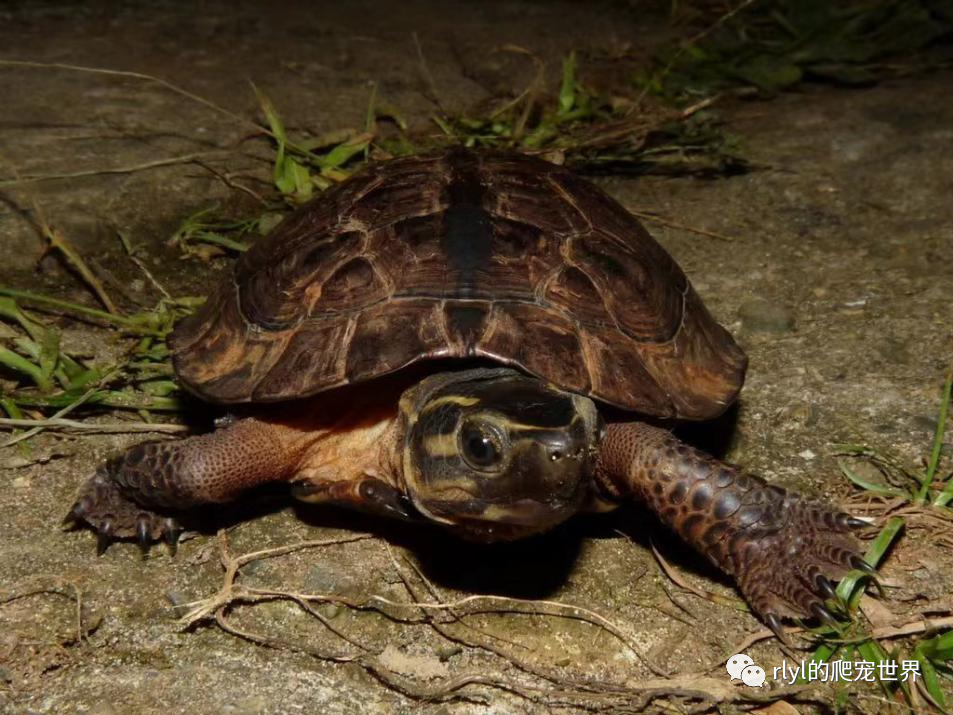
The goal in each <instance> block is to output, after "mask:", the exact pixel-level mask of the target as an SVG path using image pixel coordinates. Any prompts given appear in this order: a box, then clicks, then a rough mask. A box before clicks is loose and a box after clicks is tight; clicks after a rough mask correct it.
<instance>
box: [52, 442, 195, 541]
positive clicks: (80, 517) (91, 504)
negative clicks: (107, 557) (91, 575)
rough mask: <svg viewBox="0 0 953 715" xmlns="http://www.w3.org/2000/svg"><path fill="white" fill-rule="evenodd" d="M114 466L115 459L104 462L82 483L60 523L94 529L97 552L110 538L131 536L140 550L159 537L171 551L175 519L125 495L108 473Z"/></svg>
mask: <svg viewBox="0 0 953 715" xmlns="http://www.w3.org/2000/svg"><path fill="white" fill-rule="evenodd" d="M117 468H119V462H118V461H117V460H112V461H110V462H107V463H106V464H105V465H103V466H102V467H100V468H99V469H98V470H96V473H95V474H94V475H93V476H92V477H90V478H89V479H88V480H87V481H86V483H85V484H83V486H82V487H81V488H80V491H79V494H78V495H77V498H76V501H75V503H74V504H73V506H72V508H71V509H70V511H69V513H68V514H67V515H66V518H65V519H64V520H63V523H64V526H70V527H78V526H82V525H84V524H85V525H87V526H89V527H91V528H92V529H93V530H94V531H95V532H96V551H97V553H98V554H100V555H102V554H103V553H104V552H105V551H106V549H107V548H109V545H110V544H111V543H112V542H113V541H116V540H117V539H133V538H134V539H136V540H137V541H138V542H139V546H140V548H142V550H143V552H146V551H148V549H149V547H150V546H151V545H152V544H153V543H154V542H156V541H160V540H162V541H165V542H166V543H167V544H168V545H169V548H170V550H171V551H172V553H175V549H176V546H177V545H178V541H179V536H180V535H181V533H182V527H181V526H180V525H179V522H178V520H177V519H176V518H175V516H173V515H172V514H171V513H169V514H162V513H158V512H156V511H153V510H152V509H150V508H147V507H144V506H142V505H140V504H137V503H136V502H135V501H133V500H132V499H130V498H129V497H127V496H126V495H125V494H124V493H123V492H122V489H121V488H120V487H119V485H118V484H117V483H116V481H115V479H114V478H113V476H112V471H114V470H115V469H117Z"/></svg>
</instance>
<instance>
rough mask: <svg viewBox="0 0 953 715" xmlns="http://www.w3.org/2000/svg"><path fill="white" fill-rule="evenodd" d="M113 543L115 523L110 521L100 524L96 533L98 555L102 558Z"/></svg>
mask: <svg viewBox="0 0 953 715" xmlns="http://www.w3.org/2000/svg"><path fill="white" fill-rule="evenodd" d="M112 542H113V523H112V521H110V520H108V519H107V520H106V521H104V522H103V523H102V524H100V526H99V529H97V531H96V555H97V556H102V555H103V554H105V553H106V549H108V548H109V545H110V544H112Z"/></svg>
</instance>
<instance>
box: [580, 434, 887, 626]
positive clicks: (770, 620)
mask: <svg viewBox="0 0 953 715" xmlns="http://www.w3.org/2000/svg"><path fill="white" fill-rule="evenodd" d="M596 477H597V481H598V483H599V485H600V486H601V488H602V489H603V490H604V491H605V492H606V493H607V494H608V495H609V496H611V497H613V498H615V499H621V498H625V497H634V498H636V499H640V500H642V501H644V502H645V503H646V504H647V505H648V506H649V507H650V508H651V509H652V510H653V511H655V512H656V513H657V514H658V515H659V517H660V518H661V519H662V521H664V522H665V523H666V524H667V525H668V526H669V527H671V528H672V529H673V530H674V531H675V532H676V533H677V534H678V535H679V536H681V537H682V538H683V539H684V540H685V541H687V542H688V543H689V544H691V545H692V546H694V547H695V548H696V549H698V550H699V551H700V552H702V553H703V554H705V555H706V556H707V557H708V558H709V559H710V560H711V561H712V562H713V563H714V564H715V565H716V566H718V567H719V568H721V569H722V570H723V571H725V572H726V573H728V574H729V575H731V576H732V577H733V578H734V579H735V580H736V582H737V584H738V587H739V589H740V590H741V593H742V594H743V595H744V597H745V599H746V600H747V601H748V603H749V604H750V605H751V607H752V609H753V610H754V611H755V613H756V614H757V615H758V616H760V617H761V618H762V619H763V620H764V621H765V623H767V624H768V625H769V626H770V627H771V629H772V630H773V631H774V632H775V633H777V634H778V635H779V636H780V635H781V622H780V617H781V616H816V617H818V618H821V619H823V620H825V621H827V620H829V619H831V618H832V616H831V614H830V613H829V612H828V611H827V609H826V608H825V607H824V601H825V600H826V599H828V598H830V597H832V596H833V595H834V590H833V586H832V583H831V582H832V580H836V579H838V578H840V577H842V576H843V575H844V574H845V573H846V572H847V571H848V570H850V569H851V568H859V569H861V570H864V571H866V572H868V573H872V572H873V570H872V569H871V568H870V566H868V565H867V564H866V562H864V560H863V559H862V558H861V556H860V547H859V544H858V542H857V540H856V539H855V538H854V536H853V535H852V534H851V533H850V532H851V529H852V528H853V527H860V526H863V525H865V524H864V522H862V521H860V520H858V519H854V518H852V517H850V516H849V515H848V514H845V513H843V512H838V511H835V510H832V509H831V508H829V507H827V506H825V505H823V504H820V503H818V502H813V501H810V500H808V499H806V498H804V497H802V496H800V495H798V494H796V493H793V492H789V491H787V490H785V489H782V488H780V487H777V486H773V485H770V484H768V483H767V482H765V481H764V480H763V479H761V478H760V477H756V476H753V475H750V474H745V473H743V472H741V471H740V470H739V469H737V468H736V467H732V466H729V465H727V464H724V463H722V462H719V461H718V460H717V459H715V458H713V457H711V456H710V455H707V454H705V453H704V452H700V451H699V450H697V449H694V448H693V447H690V446H689V445H686V444H684V443H682V442H679V441H678V440H677V439H676V438H675V437H673V436H672V435H671V434H670V433H669V432H666V431H665V430H661V429H658V428H656V427H651V426H649V425H646V424H640V423H631V424H612V425H609V426H608V428H607V430H606V435H605V438H604V440H603V442H602V446H601V451H600V456H599V461H598V463H597V467H596Z"/></svg>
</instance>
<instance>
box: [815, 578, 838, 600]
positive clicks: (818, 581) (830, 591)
mask: <svg viewBox="0 0 953 715" xmlns="http://www.w3.org/2000/svg"><path fill="white" fill-rule="evenodd" d="M814 585H815V586H817V590H818V592H820V593H821V594H822V595H823V596H824V598H825V599H827V600H829V601H835V600H837V591H835V590H834V584H833V583H831V580H830V579H829V578H827V576H825V575H824V574H818V575H817V576H816V577H815V579H814Z"/></svg>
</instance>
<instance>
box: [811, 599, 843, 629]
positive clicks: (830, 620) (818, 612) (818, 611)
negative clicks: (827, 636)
mask: <svg viewBox="0 0 953 715" xmlns="http://www.w3.org/2000/svg"><path fill="white" fill-rule="evenodd" d="M811 613H812V614H814V616H815V617H816V618H817V619H818V620H819V621H821V622H822V623H823V624H824V625H826V626H829V627H831V628H834V627H835V626H837V619H836V618H834V614H833V613H831V612H830V611H828V610H827V609H826V608H824V606H822V605H821V604H819V603H815V604H814V605H813V606H811Z"/></svg>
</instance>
